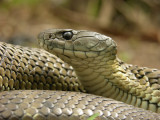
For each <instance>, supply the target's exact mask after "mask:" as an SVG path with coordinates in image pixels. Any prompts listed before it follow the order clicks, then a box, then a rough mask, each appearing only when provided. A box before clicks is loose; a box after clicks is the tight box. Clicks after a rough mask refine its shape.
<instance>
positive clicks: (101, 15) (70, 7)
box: [0, 0, 160, 69]
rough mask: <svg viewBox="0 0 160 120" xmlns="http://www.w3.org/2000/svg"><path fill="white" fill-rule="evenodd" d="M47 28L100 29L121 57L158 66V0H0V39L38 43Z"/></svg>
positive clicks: (29, 43) (35, 44)
mask: <svg viewBox="0 0 160 120" xmlns="http://www.w3.org/2000/svg"><path fill="white" fill-rule="evenodd" d="M49 28H72V29H86V30H90V31H96V32H100V33H102V34H105V35H108V36H110V37H112V38H113V39H114V40H115V41H116V42H117V45H118V56H119V57H120V58H121V59H122V60H123V61H125V62H127V63H131V64H137V65H140V66H147V67H152V68H159V69H160V0H0V41H5V42H8V43H12V44H19V45H23V46H31V47H38V45H37V40H36V36H37V34H38V33H39V32H41V31H43V30H45V29H49Z"/></svg>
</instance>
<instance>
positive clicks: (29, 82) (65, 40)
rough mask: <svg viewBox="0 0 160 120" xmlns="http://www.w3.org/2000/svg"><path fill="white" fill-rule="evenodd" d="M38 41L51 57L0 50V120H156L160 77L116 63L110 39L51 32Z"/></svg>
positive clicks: (11, 48) (8, 48) (12, 48)
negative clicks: (94, 116) (94, 117)
mask: <svg viewBox="0 0 160 120" xmlns="http://www.w3.org/2000/svg"><path fill="white" fill-rule="evenodd" d="M38 39H39V44H40V46H41V47H43V48H44V49H45V50H47V51H49V52H50V53H48V52H46V51H44V50H41V49H34V48H25V47H21V46H13V45H10V44H6V43H1V44H0V55H1V56H0V62H1V63H0V90H1V91H3V92H1V93H0V119H24V120H25V119H27V120H29V119H37V120H38V119H49V120H51V119H87V118H88V117H90V116H92V115H96V114H97V113H98V116H99V119H113V120H114V119H136V120H137V119H151V120H153V119H157V120H158V119H160V115H159V113H160V71H159V70H157V69H149V68H146V67H138V66H133V65H129V64H125V63H123V62H122V61H120V60H119V59H118V58H117V56H116V53H117V50H116V44H115V42H114V41H113V40H112V39H111V38H110V37H107V36H104V35H101V34H99V33H96V32H89V31H76V30H71V29H50V30H46V31H44V32H42V33H40V34H39V36H38ZM51 53H53V54H55V55H56V56H58V57H59V58H58V57H56V56H55V55H53V54H51ZM60 58H61V59H62V60H64V61H65V62H67V63H65V62H63V61H62V60H61V59H60ZM70 65H71V66H72V67H73V68H72V67H71V66H70ZM73 69H74V70H75V71H74V70H73ZM37 89H40V90H37ZM42 89H43V90H42ZM5 90H7V91H5ZM10 90H14V91H10ZM49 90H63V91H49ZM65 91H68V92H65ZM69 91H76V92H69ZM82 92H87V93H92V94H96V95H100V96H103V97H100V96H96V95H91V94H86V93H82ZM110 98H112V99H110ZM113 99H115V100H117V101H115V100H113ZM119 101H122V102H119ZM123 102H125V103H127V104H131V105H134V106H136V107H141V108H136V107H133V106H131V105H127V104H125V103H123ZM142 108H144V109H146V110H144V109H142ZM148 110H150V111H148ZM151 111H153V112H151ZM154 112H157V113H154Z"/></svg>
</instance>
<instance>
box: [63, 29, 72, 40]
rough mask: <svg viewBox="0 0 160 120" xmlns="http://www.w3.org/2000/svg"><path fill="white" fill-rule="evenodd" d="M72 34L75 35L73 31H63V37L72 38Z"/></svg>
mask: <svg viewBox="0 0 160 120" xmlns="http://www.w3.org/2000/svg"><path fill="white" fill-rule="evenodd" d="M72 36H73V33H72V32H71V31H70V32H64V33H63V38H64V39H66V40H70V39H71V38H72Z"/></svg>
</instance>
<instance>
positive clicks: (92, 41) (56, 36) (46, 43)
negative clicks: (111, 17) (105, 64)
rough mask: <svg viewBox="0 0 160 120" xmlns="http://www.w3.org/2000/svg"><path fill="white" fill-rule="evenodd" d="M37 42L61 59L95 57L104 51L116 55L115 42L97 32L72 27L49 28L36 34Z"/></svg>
mask: <svg viewBox="0 0 160 120" xmlns="http://www.w3.org/2000/svg"><path fill="white" fill-rule="evenodd" d="M38 40H39V44H40V46H41V47H42V48H44V49H45V50H47V51H49V52H51V53H53V54H55V55H57V56H59V57H60V58H61V59H64V58H66V57H67V58H70V59H72V58H74V59H76V58H77V59H81V60H82V59H86V58H95V57H97V56H99V55H103V54H105V53H110V54H114V55H116V52H117V50H116V43H115V42H114V41H113V40H112V39H111V38H110V37H108V36H105V35H102V34H99V33H97V32H90V31H85V30H79V31H76V30H72V29H49V30H45V31H44V32H41V33H40V34H39V35H38Z"/></svg>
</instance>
